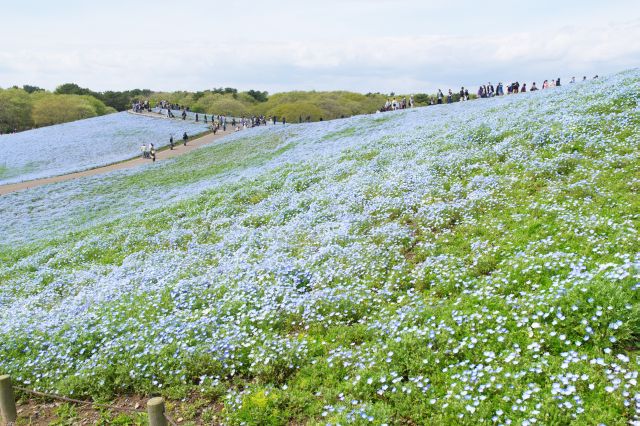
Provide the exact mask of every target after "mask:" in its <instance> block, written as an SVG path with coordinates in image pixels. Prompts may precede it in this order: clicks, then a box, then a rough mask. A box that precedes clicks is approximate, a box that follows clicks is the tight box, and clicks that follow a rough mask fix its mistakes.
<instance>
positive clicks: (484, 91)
mask: <svg viewBox="0 0 640 426" xmlns="http://www.w3.org/2000/svg"><path fill="white" fill-rule="evenodd" d="M593 78H594V79H597V78H598V76H597V75H596V76H594V77H593ZM586 80H587V76H583V77H582V81H586ZM576 81H577V80H576V78H575V77H572V78H571V80H570V81H569V83H570V84H573V83H576ZM560 85H561V84H560V78H556V79H551V80H544V82H543V83H542V87H541V88H539V87H538V86H537V85H536V83H535V82H533V83H532V84H531V87H529V88H527V84H526V83H523V84H522V85H521V84H520V83H519V82H518V81H516V82H513V83H511V84H509V85H508V86H507V88H506V94H508V95H512V94H515V93H526V92H527V91H529V92H535V91H537V90H540V89H543V90H544V89H550V88H553V87H559V86H560ZM504 95H505V87H504V85H503V84H502V83H498V84H497V86H494V85H493V84H491V83H488V84H483V85H480V87H479V88H478V92H477V97H478V98H492V97H494V96H504ZM456 97H457V99H455V98H456ZM470 99H471V98H470V96H469V89H466V88H465V87H464V86H463V87H461V88H460V91H459V92H457V93H456V94H455V95H454V92H453V91H452V90H451V89H449V91H448V92H447V94H446V95H445V94H444V93H443V92H442V90H441V89H438V91H437V92H436V95H435V96H434V97H431V96H430V97H429V100H428V104H429V105H440V104H443V103H445V102H446V103H448V104H451V103H453V102H454V101H456V100H457V101H458V102H464V101H468V100H470ZM413 107H414V98H413V95H411V96H410V97H409V101H408V102H407V98H406V97H403V98H402V99H401V100H396V99H395V98H393V99H387V101H386V102H385V104H384V105H383V106H382V108H380V109H379V110H378V111H377V112H386V111H395V110H399V109H405V108H413Z"/></svg>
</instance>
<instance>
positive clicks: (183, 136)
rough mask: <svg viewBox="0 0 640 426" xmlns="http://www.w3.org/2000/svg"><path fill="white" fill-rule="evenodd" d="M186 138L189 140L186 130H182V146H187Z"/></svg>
mask: <svg viewBox="0 0 640 426" xmlns="http://www.w3.org/2000/svg"><path fill="white" fill-rule="evenodd" d="M188 140H189V136H187V132H184V135H182V142H183V143H184V146H187V141H188Z"/></svg>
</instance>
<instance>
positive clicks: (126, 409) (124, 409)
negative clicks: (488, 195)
mask: <svg viewBox="0 0 640 426" xmlns="http://www.w3.org/2000/svg"><path fill="white" fill-rule="evenodd" d="M13 388H14V389H16V390H19V391H21V392H25V393H29V394H32V395H36V396H40V397H44V398H51V399H56V400H59V401H64V402H72V403H74V404H82V405H90V406H92V407H94V408H108V409H111V410H115V411H122V412H129V413H145V411H144V410H140V409H136V408H130V407H118V406H116V405H110V404H101V403H97V402H94V401H83V400H81V399H74V398H68V397H66V396H60V395H53V394H50V393H45V392H38V391H34V390H31V389H26V388H23V387H20V386H13Z"/></svg>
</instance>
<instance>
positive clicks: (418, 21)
mask: <svg viewBox="0 0 640 426" xmlns="http://www.w3.org/2000/svg"><path fill="white" fill-rule="evenodd" d="M0 12H1V14H0V22H1V24H0V39H1V40H3V42H2V43H0V87H5V88H6V87H9V86H13V85H18V86H22V85H23V84H31V85H36V86H40V87H43V88H46V89H49V90H52V89H55V87H56V86H58V85H60V84H63V83H70V82H73V83H77V84H79V85H80V86H82V87H89V88H91V89H92V90H96V91H105V90H126V89H134V88H148V89H152V90H158V91H174V90H190V91H195V90H206V89H210V88H214V87H235V88H238V89H239V90H249V89H254V90H266V91H268V92H270V93H275V92H282V91H289V90H351V91H357V92H362V93H367V92H381V93H390V92H396V93H418V92H434V91H435V90H437V89H438V88H441V89H442V90H444V91H446V90H448V89H449V88H452V89H454V90H455V89H457V90H459V88H460V86H465V87H469V88H472V90H473V89H475V88H477V86H478V85H479V84H483V83H484V84H486V83H488V82H493V83H494V84H495V83H497V82H498V81H502V82H511V81H516V80H517V81H520V82H531V81H537V82H540V81H542V80H544V79H551V78H558V77H561V78H562V79H563V80H566V79H568V78H569V77H571V76H577V77H578V78H581V76H583V75H586V76H588V77H589V78H591V77H593V76H594V75H595V74H599V75H606V74H610V73H615V72H618V71H622V70H625V69H629V68H635V67H638V66H639V64H640V0H608V1H604V0H598V1H596V0H568V1H562V0H555V1H551V0H537V1H513V0H511V1H506V0H483V1H474V0H448V1H441V0H439V1H431V0H395V1H392V0H323V1H313V2H310V1H307V0H295V1H294V0H280V1H277V2H265V1H251V0H234V1H226V2H220V1H215V0H209V1H178V0H172V1H167V0H154V1H146V0H108V1H100V2H98V1H87V0H83V1H80V0H58V1H55V2H54V1H51V0H21V1H9V0H0ZM538 84H539V83H538Z"/></svg>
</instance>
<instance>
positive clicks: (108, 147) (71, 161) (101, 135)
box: [0, 112, 207, 185]
mask: <svg viewBox="0 0 640 426" xmlns="http://www.w3.org/2000/svg"><path fill="white" fill-rule="evenodd" d="M206 130H207V127H206V126H205V125H204V124H201V125H199V124H196V123H191V122H183V121H179V120H175V121H172V120H160V119H154V118H149V117H144V116H140V115H132V114H129V113H126V112H121V113H117V114H109V115H105V116H102V117H95V118H89V119H86V120H79V121H74V122H71V123H65V124H58V125H55V126H48V127H43V128H40V129H36V130H29V131H26V132H21V133H16V134H9V135H0V185H2V184H6V183H14V182H21V181H25V180H31V179H38V178H45V177H51V176H57V175H62V174H67V173H72V172H77V171H81V170H87V169H92V168H94V167H100V166H104V165H107V164H112V163H117V162H119V161H122V160H127V159H129V158H132V157H135V156H136V155H139V154H140V149H139V147H140V145H142V144H143V143H144V144H148V143H153V144H155V146H156V147H157V148H159V147H162V146H166V145H168V144H169V136H170V135H171V134H173V136H174V138H176V139H180V138H181V137H182V133H183V132H185V131H186V132H187V133H188V134H190V135H192V134H196V133H202V132H204V131H206Z"/></svg>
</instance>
